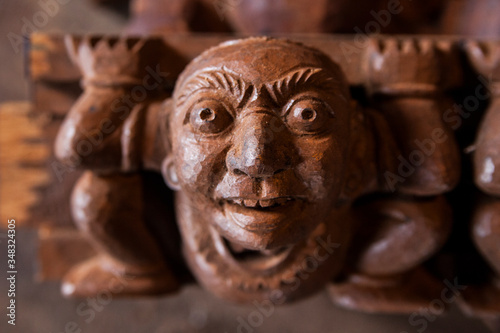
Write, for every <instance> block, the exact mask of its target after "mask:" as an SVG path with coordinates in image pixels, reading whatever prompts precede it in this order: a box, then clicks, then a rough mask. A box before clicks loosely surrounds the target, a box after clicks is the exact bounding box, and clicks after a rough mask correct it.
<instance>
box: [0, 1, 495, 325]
mask: <svg viewBox="0 0 500 333" xmlns="http://www.w3.org/2000/svg"><path fill="white" fill-rule="evenodd" d="M391 2H393V0H391V1H378V0H377V1H356V2H353V1H347V0H340V1H328V0H319V1H265V0H253V1H252V0H213V1H212V0H200V1H198V2H195V1H165V5H164V6H162V8H163V9H162V10H158V7H157V6H152V5H151V3H152V1H141V0H138V1H135V2H134V3H133V4H129V3H128V2H127V1H89V0H85V1H84V0H53V1H49V0H40V1H38V0H17V1H7V0H0V35H1V36H2V38H1V39H0V103H5V102H9V103H11V102H13V101H15V102H19V101H29V99H30V86H29V79H28V73H27V69H26V57H25V56H26V54H25V42H24V41H23V37H24V36H26V35H27V34H29V33H32V32H34V31H43V32H54V33H89V32H98V33H107V34H113V33H121V32H124V31H126V32H129V33H130V32H132V33H153V32H165V31H171V32H176V31H195V32H222V33H231V32H240V33H245V34H262V33H264V34H265V33H288V32H293V33H303V32H335V33H348V34H359V33H365V34H367V33H373V32H375V33H379V32H381V33H419V34H467V35H471V36H481V37H485V36H487V37H491V36H498V32H500V29H499V28H498V27H500V20H497V19H495V14H496V13H499V14H500V12H499V10H498V9H500V2H498V1H486V0H485V1H461V0H456V1H411V0H401V1H400V2H398V3H399V6H402V7H405V8H406V9H405V10H403V11H401V12H400V14H399V13H398V15H393V16H392V18H390V19H387V17H384V16H383V12H381V11H382V10H387V9H388V6H389V3H391ZM48 3H52V4H53V3H57V4H58V6H57V7H51V8H52V10H51V11H50V10H49V11H48V10H47V8H49V7H46V6H47V4H48ZM313 3H314V6H313V5H312V4H313ZM54 8H56V9H54ZM283 8H292V9H293V10H292V9H290V10H288V11H286V10H283ZM398 8H399V7H398ZM41 11H44V12H47V13H48V14H50V15H45V16H40V14H39V13H40V12H41ZM247 14H248V15H247ZM44 17H45V18H46V19H44ZM144 17H148V18H149V19H144ZM370 22H372V24H370ZM373 22H378V24H373ZM360 31H361V32H360ZM10 105H11V106H12V105H19V107H20V108H25V107H26V104H25V103H19V104H12V103H11V104H10ZM4 126H6V125H4ZM15 130H16V131H23V127H19V128H16V129H15ZM1 135H2V133H1V132H0V136H1ZM1 149H3V150H4V153H5V150H9V149H16V148H15V147H9V146H6V145H5V144H3V145H2V146H1ZM4 155H5V154H2V151H1V150H0V160H1V158H2V157H1V156H4ZM2 181H5V179H3V180H2ZM15 192H16V188H15V187H12V186H11V187H10V188H8V190H7V191H4V192H2V195H3V198H2V197H0V209H5V206H4V207H2V202H3V200H5V196H10V195H15ZM11 213H12V212H9V214H11ZM14 213H15V212H14ZM2 216H4V215H3V214H2ZM3 231H4V230H3ZM2 236H5V233H3V234H2V235H0V242H1V243H0V244H1V245H0V246H1V248H2V251H1V253H0V267H6V261H7V258H6V255H4V254H3V253H5V252H4V251H3V249H4V248H5V247H6V245H5V237H2ZM16 239H17V262H18V268H17V270H18V275H17V277H18V281H17V295H16V302H17V318H16V326H15V327H13V326H11V325H7V323H6V321H7V320H6V319H5V315H4V314H3V311H5V310H2V315H1V316H0V318H2V319H1V321H0V332H37V333H38V332H47V333H56V332H57V333H60V332H148V333H156V332H158V333H161V332H246V333H251V332H353V333H356V332H371V333H376V332H384V333H388V332H394V333H400V332H401V333H402V332H407V333H411V332H419V333H422V332H424V331H425V332H428V333H431V332H476V333H480V332H488V330H487V329H486V326H485V325H484V324H483V323H482V322H481V321H480V320H477V319H473V318H467V317H465V316H464V315H463V314H461V313H460V311H459V310H458V309H457V307H456V305H455V304H452V306H451V310H450V311H449V312H448V313H446V314H444V315H443V316H440V317H437V318H434V317H432V320H429V321H428V322H427V324H426V325H425V328H424V326H421V325H419V326H415V325H413V326H412V325H411V321H410V318H409V316H407V315H369V314H363V313H357V312H354V311H347V310H343V309H340V308H337V307H335V306H334V305H333V304H332V303H331V301H330V300H329V299H328V297H327V295H326V292H323V293H319V294H317V295H315V296H314V297H311V298H309V299H306V300H303V301H300V302H298V303H295V304H292V305H287V306H283V307H280V308H276V309H275V310H274V311H273V313H272V314H270V315H269V316H264V317H263V318H264V320H263V322H262V323H261V324H260V325H257V326H256V327H253V326H250V325H248V322H249V318H251V316H252V315H254V314H255V312H256V311H257V312H258V311H259V309H258V307H257V306H256V305H247V306H241V305H234V304H230V303H228V302H225V301H222V300H219V299H217V298H215V297H214V296H212V295H211V294H210V293H208V292H205V291H203V290H202V289H201V288H199V287H197V286H189V287H185V288H184V289H183V290H182V291H181V292H180V293H178V294H177V295H174V296H169V297H162V298H144V299H138V300H121V299H110V300H106V302H105V303H106V304H105V305H102V306H96V307H91V306H90V305H89V304H91V303H88V302H92V300H67V299H64V298H63V297H62V296H61V294H60V291H59V283H58V282H41V281H38V280H37V279H36V276H37V256H38V253H37V242H38V240H37V230H35V229H30V228H23V229H18V230H17V237H16ZM3 270H4V269H3V268H2V271H3ZM3 274H4V273H2V276H3ZM0 281H2V282H1V283H0V308H2V309H5V307H4V306H5V305H6V304H7V302H8V299H7V289H8V288H7V283H6V279H5V278H2V279H0ZM82 304H83V305H82ZM82 309H85V310H87V311H89V312H86V314H85V315H82V313H81V311H82ZM89 309H92V310H89ZM422 328H423V329H422Z"/></svg>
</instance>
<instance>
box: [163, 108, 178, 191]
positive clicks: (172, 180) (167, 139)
mask: <svg viewBox="0 0 500 333" xmlns="http://www.w3.org/2000/svg"><path fill="white" fill-rule="evenodd" d="M173 111H174V101H173V99H172V98H169V99H167V100H166V101H165V102H164V103H163V105H162V107H161V110H160V114H159V117H158V118H159V121H160V139H161V143H162V144H163V148H164V150H165V155H164V158H163V161H162V163H161V173H162V175H163V179H164V180H165V182H166V183H167V185H168V187H170V188H171V189H172V190H173V191H178V190H179V189H180V186H179V178H178V177H177V171H176V170H175V164H174V161H175V158H174V156H173V154H172V140H171V135H172V133H171V131H170V116H171V114H172V113H173Z"/></svg>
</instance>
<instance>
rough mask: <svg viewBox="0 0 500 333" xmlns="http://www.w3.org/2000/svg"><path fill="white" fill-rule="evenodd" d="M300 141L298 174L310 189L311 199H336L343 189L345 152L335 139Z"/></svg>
mask: <svg viewBox="0 0 500 333" xmlns="http://www.w3.org/2000/svg"><path fill="white" fill-rule="evenodd" d="M299 140H300V141H302V142H299V144H297V146H298V147H299V153H300V155H301V163H300V164H299V165H298V166H297V172H298V174H299V176H300V178H301V179H302V180H303V181H304V183H306V186H307V187H308V188H309V190H310V195H311V197H312V198H311V199H316V200H317V199H325V198H332V199H334V198H335V197H336V196H337V194H338V193H339V191H340V187H341V186H340V185H341V178H342V172H343V168H344V163H345V161H344V151H343V150H342V148H341V147H340V146H339V145H338V141H337V140H335V139H333V138H326V139H322V140H314V139H312V140H311V139H309V140H307V138H306V139H299Z"/></svg>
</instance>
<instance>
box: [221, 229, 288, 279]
mask: <svg viewBox="0 0 500 333" xmlns="http://www.w3.org/2000/svg"><path fill="white" fill-rule="evenodd" d="M211 232H212V237H213V239H214V242H215V245H216V248H217V249H218V252H219V253H220V254H221V255H222V256H223V257H225V258H226V259H229V260H230V261H231V262H232V263H234V264H236V265H238V266H240V267H241V268H243V269H245V270H249V271H255V272H265V271H269V270H271V269H276V268H277V267H278V266H280V265H281V264H283V263H284V262H285V261H286V260H287V259H288V258H289V257H290V255H291V253H292V251H293V249H294V248H295V246H293V245H289V246H284V247H280V248H276V249H273V250H251V249H247V248H245V247H243V246H241V245H239V244H238V243H235V242H231V241H229V240H228V239H227V238H225V237H223V236H222V235H220V234H219V233H218V232H217V231H215V229H212V228H211Z"/></svg>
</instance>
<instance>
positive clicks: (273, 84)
mask: <svg viewBox="0 0 500 333" xmlns="http://www.w3.org/2000/svg"><path fill="white" fill-rule="evenodd" d="M166 107H167V108H169V110H168V112H169V115H168V131H167V133H166V137H165V140H167V141H168V144H169V147H170V148H169V153H168V156H167V158H166V159H165V161H164V163H163V170H162V171H163V175H164V178H165V180H166V181H167V183H168V184H169V186H170V187H171V188H172V189H174V190H177V191H178V192H177V196H176V199H177V216H178V223H179V226H180V229H181V234H182V237H183V241H184V247H185V254H186V257H187V260H188V263H189V265H190V268H191V270H192V271H193V272H194V274H195V275H196V277H197V279H198V280H200V282H201V283H202V284H204V285H206V286H207V287H209V288H210V289H211V290H212V291H214V292H215V293H216V294H219V295H220V296H223V297H226V298H230V299H235V300H240V301H241V300H251V299H259V298H260V299H266V297H275V298H276V297H281V298H282V299H285V300H289V299H293V298H295V297H297V296H302V295H305V294H308V293H309V292H312V291H313V290H316V289H318V288H321V287H322V284H323V283H325V282H326V281H327V280H329V279H330V278H331V277H332V276H333V275H335V274H336V272H338V271H339V269H340V267H341V264H342V258H343V255H344V252H345V250H346V249H347V242H348V239H349V234H350V231H349V224H350V223H349V221H348V220H347V218H346V217H345V216H344V211H345V209H343V208H341V207H342V205H340V204H339V200H338V198H339V194H340V192H341V189H342V187H343V185H344V180H345V178H346V177H345V173H346V165H347V161H346V160H347V151H348V147H349V141H350V136H351V131H350V119H351V116H352V112H351V106H350V97H349V93H348V87H347V83H346V81H345V79H344V77H343V74H342V73H341V71H340V69H339V67H338V66H337V65H336V64H334V63H333V62H332V61H331V60H330V59H329V58H327V57H326V56H325V55H323V54H322V53H320V52H319V51H316V50H313V49H310V48H308V47H305V46H302V45H298V44H295V43H292V42H287V41H281V40H272V39H265V38H253V39H246V40H242V41H236V42H229V43H225V44H222V45H220V46H218V47H216V48H212V49H210V50H208V51H206V52H205V53H203V54H202V55H201V56H199V57H198V58H197V59H195V60H193V61H192V63H191V64H190V65H189V66H188V67H187V68H186V69H185V71H184V73H183V74H182V75H181V77H180V78H179V80H178V82H177V86H176V88H175V91H174V95H173V99H172V100H171V101H169V102H168V103H167V104H166ZM322 244H323V245H326V247H325V246H323V247H322ZM328 244H329V245H328ZM332 244H335V245H332ZM328 246H330V248H327V247H328ZM332 248H335V250H332ZM337 248H338V249H337ZM313 256H317V257H318V258H322V259H323V260H322V261H320V260H319V259H317V260H316V261H317V262H318V263H319V264H320V265H316V267H315V268H314V269H312V268H311V269H310V270H311V271H310V272H309V273H308V278H307V279H302V280H299V281H298V282H299V283H298V286H297V280H296V278H297V274H298V273H299V271H300V270H301V269H302V268H303V267H305V266H304V265H303V263H304V260H305V261H307V260H308V258H309V257H311V258H312V257H313ZM311 267H312V266H311ZM273 292H274V296H272V295H271V294H272V293H273Z"/></svg>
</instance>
